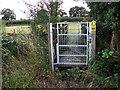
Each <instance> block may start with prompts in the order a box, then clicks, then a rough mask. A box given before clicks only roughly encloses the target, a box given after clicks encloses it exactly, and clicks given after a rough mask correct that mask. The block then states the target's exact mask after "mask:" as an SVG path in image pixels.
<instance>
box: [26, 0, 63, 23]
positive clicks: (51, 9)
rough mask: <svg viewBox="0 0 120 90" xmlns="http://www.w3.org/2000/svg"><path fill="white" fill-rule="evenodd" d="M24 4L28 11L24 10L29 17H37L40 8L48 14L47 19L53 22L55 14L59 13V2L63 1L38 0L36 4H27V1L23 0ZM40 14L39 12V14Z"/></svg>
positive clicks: (55, 17)
mask: <svg viewBox="0 0 120 90" xmlns="http://www.w3.org/2000/svg"><path fill="white" fill-rule="evenodd" d="M24 3H25V5H26V6H27V8H28V10H29V11H28V12H24V13H27V14H28V15H29V18H31V17H32V18H35V17H37V15H38V14H37V13H38V11H40V10H46V11H47V14H48V16H49V21H50V22H53V21H55V20H56V19H57V16H58V15H59V14H60V10H59V8H60V7H61V4H62V3H63V2H62V1H61V0H56V1H52V0H48V1H44V0H40V1H39V2H37V5H32V4H29V3H27V2H25V1H24ZM39 15H40V14H39Z"/></svg>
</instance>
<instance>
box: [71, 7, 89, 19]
mask: <svg viewBox="0 0 120 90" xmlns="http://www.w3.org/2000/svg"><path fill="white" fill-rule="evenodd" d="M87 14H88V11H87V10H86V9H85V8H84V7H78V6H75V7H72V8H70V10H69V15H70V17H85V16H87Z"/></svg>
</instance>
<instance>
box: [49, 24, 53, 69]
mask: <svg viewBox="0 0 120 90" xmlns="http://www.w3.org/2000/svg"><path fill="white" fill-rule="evenodd" d="M50 43H51V47H50V48H51V59H52V71H54V55H53V30H52V23H50Z"/></svg>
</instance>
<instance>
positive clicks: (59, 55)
mask: <svg viewBox="0 0 120 90" xmlns="http://www.w3.org/2000/svg"><path fill="white" fill-rule="evenodd" d="M49 36H50V49H51V50H50V51H51V59H52V70H53V71H54V65H87V64H88V60H89V59H90V58H91V22H58V23H56V24H52V23H50V35H49Z"/></svg>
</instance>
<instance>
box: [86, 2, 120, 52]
mask: <svg viewBox="0 0 120 90" xmlns="http://www.w3.org/2000/svg"><path fill="white" fill-rule="evenodd" d="M88 6H89V8H90V9H91V11H90V17H91V18H92V20H96V22H97V49H101V50H102V49H103V48H110V42H111V37H112V31H114V30H118V31H119V30H120V29H119V27H120V20H119V19H116V17H119V16H120V12H119V8H120V2H97V3H96V2H91V3H90V2H88ZM101 12H102V13H101Z"/></svg>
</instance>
